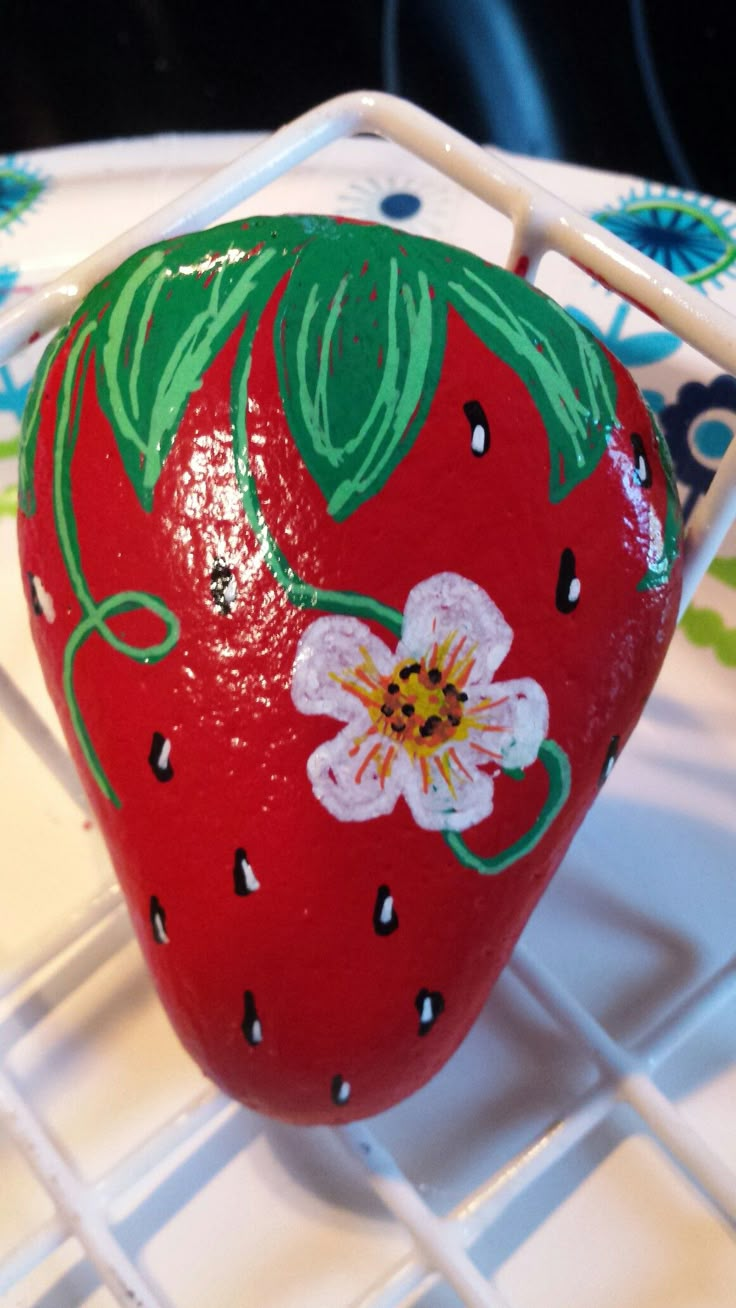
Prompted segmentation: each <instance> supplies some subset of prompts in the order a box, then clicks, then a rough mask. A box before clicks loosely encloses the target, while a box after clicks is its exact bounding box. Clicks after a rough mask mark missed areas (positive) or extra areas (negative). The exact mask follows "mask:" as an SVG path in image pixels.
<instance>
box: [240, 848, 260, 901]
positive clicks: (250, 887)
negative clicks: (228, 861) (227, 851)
mask: <svg viewBox="0 0 736 1308" xmlns="http://www.w3.org/2000/svg"><path fill="white" fill-rule="evenodd" d="M233 882H234V885H235V893H236V895H252V894H254V893H255V891H256V890H260V888H261V883H260V881H259V880H258V878H257V877H256V874H255V872H254V871H253V868H252V867H251V865H250V863H249V862H248V855H247V854H246V852H245V850H244V849H236V851H235V862H234V863H233Z"/></svg>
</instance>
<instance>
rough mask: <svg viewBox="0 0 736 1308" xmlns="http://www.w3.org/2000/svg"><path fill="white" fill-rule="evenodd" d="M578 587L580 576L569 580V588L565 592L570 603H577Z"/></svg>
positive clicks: (578, 596) (578, 597)
mask: <svg viewBox="0 0 736 1308" xmlns="http://www.w3.org/2000/svg"><path fill="white" fill-rule="evenodd" d="M580 589H581V587H580V578H579V577H573V579H572V581H571V582H570V589H569V591H568V592H567V598H568V600H569V601H570V603H571V604H577V602H578V600H579V599H580Z"/></svg>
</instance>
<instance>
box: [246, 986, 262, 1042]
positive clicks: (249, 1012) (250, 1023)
mask: <svg viewBox="0 0 736 1308" xmlns="http://www.w3.org/2000/svg"><path fill="white" fill-rule="evenodd" d="M243 998H244V1003H245V1012H244V1014H243V1021H242V1023H241V1027H240V1029H241V1031H242V1032H243V1035H244V1036H245V1038H246V1040H247V1041H248V1044H249V1045H252V1046H255V1045H260V1043H261V1041H262V1040H263V1028H262V1027H261V1019H260V1017H259V1016H258V1010H257V1009H256V1001H255V999H254V997H253V991H252V990H246V992H245V995H244V996H243Z"/></svg>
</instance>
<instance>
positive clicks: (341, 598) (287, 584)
mask: <svg viewBox="0 0 736 1308" xmlns="http://www.w3.org/2000/svg"><path fill="white" fill-rule="evenodd" d="M256 327H257V323H254V322H249V323H248V324H247V325H246V330H245V332H244V334H243V339H242V341H241V343H240V348H239V351H238V357H237V360H236V363H235V369H234V373H233V389H232V397H231V399H232V418H233V421H232V432H233V456H234V459H235V472H236V476H237V480H238V485H239V487H240V493H241V495H242V498H243V508H244V509H245V516H246V518H247V519H248V522H249V524H250V526H251V528H252V530H253V532H254V534H255V536H256V539H257V540H258V543H259V544H260V546H261V548H262V550H263V561H264V563H265V564H266V567H267V568H268V570H269V572H270V573H271V575H272V576H273V578H274V580H275V581H276V582H278V584H279V586H281V588H282V590H283V591H284V593H285V595H286V596H287V598H288V600H289V601H290V603H292V604H293V605H294V606H295V608H299V609H318V610H322V612H325V613H346V614H350V615H351V616H353V617H356V618H371V619H372V620H373V621H374V622H378V623H379V624H380V625H381V626H382V627H385V628H386V630H387V631H391V632H392V633H393V634H394V635H395V636H396V637H397V639H398V638H399V637H400V636H401V630H402V626H403V621H404V619H403V614H402V613H400V612H399V610H398V609H394V608H391V607H390V605H388V604H382V603H381V601H380V600H377V599H373V597H372V596H370V595H361V594H359V593H358V592H357V591H340V590H325V589H323V588H322V587H320V586H312V585H310V583H309V582H307V581H304V580H303V579H302V578H301V577H300V576H299V575H298V574H297V573H296V572H295V571H294V569H293V568H292V567H291V566H290V564H289V563H288V561H287V559H286V556H285V555H284V553H283V551H282V550H281V549H280V548H279V546H278V545H277V543H276V541H275V540H274V538H273V536H272V535H271V532H270V531H269V529H268V524H267V523H266V519H265V517H264V515H263V510H262V508H261V504H260V501H259V499H258V490H257V488H256V483H255V478H254V476H253V472H252V469H251V466H250V456H249V450H248V433H247V427H246V416H247V413H248V377H249V374H250V364H251V354H252V348H253V338H254V335H255V330H256Z"/></svg>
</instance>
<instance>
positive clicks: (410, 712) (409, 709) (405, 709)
mask: <svg viewBox="0 0 736 1308" xmlns="http://www.w3.org/2000/svg"><path fill="white" fill-rule="evenodd" d="M401 712H402V713H403V715H404V717H405V718H413V717H414V705H413V704H402V705H401Z"/></svg>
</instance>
